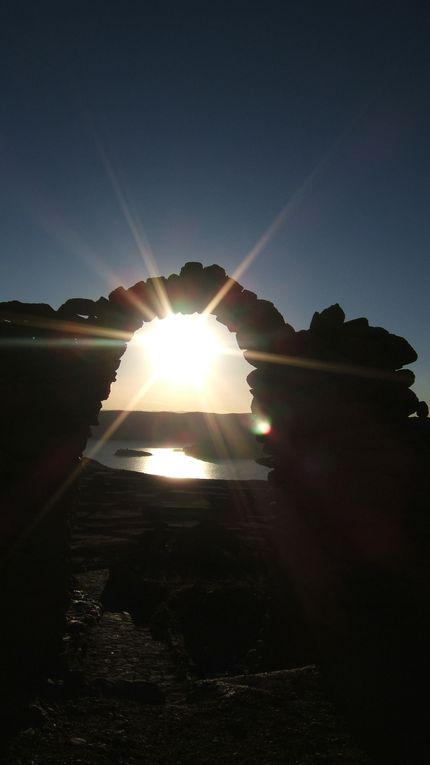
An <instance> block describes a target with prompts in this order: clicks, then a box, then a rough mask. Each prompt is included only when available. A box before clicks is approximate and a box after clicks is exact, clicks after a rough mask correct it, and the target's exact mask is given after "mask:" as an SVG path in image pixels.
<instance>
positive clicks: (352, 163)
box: [0, 0, 430, 408]
mask: <svg viewBox="0 0 430 765" xmlns="http://www.w3.org/2000/svg"><path fill="white" fill-rule="evenodd" d="M27 5H29V4H22V5H20V4H14V5H13V6H12V4H11V5H10V8H9V10H8V9H7V7H6V10H5V11H4V13H3V18H2V25H1V33H0V34H1V37H2V40H1V47H0V49H1V54H0V55H1V59H2V62H1V63H2V65H1V70H0V79H1V93H2V100H1V105H0V221H1V225H0V274H1V293H0V294H1V297H0V299H1V300H9V299H19V300H23V301H30V302H48V303H50V304H51V305H53V306H54V307H57V306H59V305H60V304H61V303H62V302H63V301H64V300H66V299H67V298H69V297H76V296H82V297H84V296H85V297H91V298H97V297H99V296H100V295H106V294H107V293H108V292H109V291H110V290H111V289H112V288H113V287H114V286H116V285H118V284H123V285H124V286H130V285H131V284H133V283H135V282H136V281H138V280H140V279H142V278H145V277H146V276H147V275H148V271H147V268H146V266H145V264H144V263H143V261H142V257H141V254H140V252H139V249H138V247H137V246H136V241H135V238H134V237H133V234H132V231H131V230H130V226H129V222H128V221H127V218H126V216H125V215H124V207H125V205H126V206H127V210H128V211H130V210H131V211H132V214H133V216H134V220H137V221H138V223H139V227H140V229H141V231H143V232H144V236H145V239H146V241H147V243H148V244H149V245H150V247H151V250H152V252H153V255H154V258H155V261H156V263H157V267H158V270H159V272H160V273H161V274H164V275H168V274H170V273H172V272H176V273H177V272H179V270H180V268H181V266H182V264H183V263H184V262H186V261H187V260H199V261H201V262H203V263H204V264H211V263H214V262H216V263H219V264H220V265H223V266H224V267H225V268H226V270H227V272H228V273H230V274H231V273H233V272H234V270H235V268H236V267H237V266H238V265H239V263H240V262H241V261H242V259H243V258H244V257H245V256H246V254H247V253H248V252H249V251H250V249H251V248H252V247H253V246H254V245H255V243H256V242H257V241H258V240H259V238H260V237H261V235H262V234H263V233H264V231H265V230H266V229H267V227H268V226H270V224H271V223H272V222H273V220H274V219H275V217H276V216H277V215H278V213H279V211H280V210H282V209H283V208H284V207H285V206H286V205H288V204H290V205H291V206H290V207H289V208H288V209H289V214H288V215H287V216H286V218H285V221H284V224H283V226H282V227H281V228H280V229H279V230H278V231H277V233H276V235H275V236H274V237H273V238H272V239H271V240H270V242H269V243H268V244H267V246H266V247H265V248H264V249H263V250H262V251H261V253H260V254H259V256H258V257H257V258H256V259H255V261H254V262H253V264H252V265H251V266H250V268H249V269H248V271H247V272H246V273H245V274H244V275H243V276H242V278H241V281H242V283H243V284H244V286H246V287H247V288H248V289H251V290H254V291H255V292H257V294H258V295H259V297H262V298H265V299H269V300H272V301H273V302H274V303H275V305H276V306H277V308H278V309H279V310H280V311H281V312H282V314H283V315H284V317H285V319H286V320H287V321H289V322H290V323H291V324H293V325H294V326H295V327H296V328H304V327H307V326H308V325H309V322H310V319H311V317H312V314H313V312H314V311H315V310H321V309H322V308H324V307H326V306H327V305H329V304H331V303H333V302H339V303H340V304H341V305H342V306H343V308H344V310H345V312H346V314H347V316H348V318H354V317H356V316H362V315H364V316H367V317H368V318H369V320H370V321H371V323H373V324H376V325H381V326H385V327H386V328H387V329H389V330H391V331H393V332H396V333H398V334H402V335H404V336H405V337H406V338H407V339H408V340H409V341H410V342H411V343H412V345H414V347H415V348H416V350H417V352H418V354H419V359H420V360H419V362H418V363H417V364H415V365H414V371H415V373H416V375H417V383H416V385H415V390H416V391H417V393H418V394H419V395H420V397H423V398H427V399H429V398H430V395H429V394H430V348H429V342H428V326H429V319H430V309H429V299H428V295H429V287H430V278H429V277H430V265H429V263H430V260H429V244H430V216H429V213H428V208H429V196H430V106H429V86H430V61H429V58H430V55H429V52H428V50H429V46H428V39H429V31H430V24H429V10H428V6H427V4H425V3H413V2H412V3H408V4H406V3H404V2H401V3H400V2H396V1H394V2H392V3H390V5H389V6H388V5H387V4H386V3H382V2H381V3H378V2H372V3H367V2H354V1H352V2H327V3H320V2H310V1H306V0H302V1H301V2H282V3H276V2H270V0H269V1H268V2H264V3H263V2H246V3H245V2H234V0H232V1H231V2H230V3H228V4H227V3H223V2H219V3H206V2H199V3H189V2H181V3H172V2H164V3H162V2H160V3H157V4H155V3H149V2H148V3H147V2H144V3H140V4H135V3H127V2H124V3H121V4H119V3H115V4H114V3H112V4H110V3H97V2H94V3H90V4H79V3H75V4H73V5H72V4H64V5H63V4H56V5H55V4H52V5H50V4H44V3H39V4H37V5H36V4H35V5H34V7H33V8H28V7H26V6H27ZM60 6H61V7H60ZM230 374H231V379H232V385H234V384H235V382H234V381H235V379H236V378H235V374H236V373H235V372H234V371H230ZM237 375H243V371H241V370H240V371H238V372H237ZM245 408H246V406H245Z"/></svg>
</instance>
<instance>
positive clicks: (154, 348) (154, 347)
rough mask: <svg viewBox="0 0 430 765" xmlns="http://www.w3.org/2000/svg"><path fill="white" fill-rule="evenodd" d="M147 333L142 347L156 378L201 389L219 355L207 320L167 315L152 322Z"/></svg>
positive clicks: (194, 316)
mask: <svg viewBox="0 0 430 765" xmlns="http://www.w3.org/2000/svg"><path fill="white" fill-rule="evenodd" d="M148 330H149V331H148V333H147V334H146V337H145V339H144V340H143V345H144V350H145V353H147V354H148V357H149V360H150V362H151V364H152V366H153V368H154V373H155V374H156V375H157V377H158V378H159V379H162V380H165V381H166V382H169V383H171V384H174V385H183V386H185V385H187V386H192V387H194V388H202V387H203V386H204V384H205V381H206V379H207V376H208V373H209V371H210V369H211V367H212V365H213V363H214V361H215V359H216V357H217V356H218V355H219V353H220V352H221V348H220V346H219V343H218V342H217V340H216V337H215V335H214V333H213V332H212V331H211V330H210V329H209V327H208V326H207V317H206V316H203V315H200V314H193V315H191V316H189V315H186V316H183V315H182V314H170V315H169V316H167V317H166V318H165V319H162V320H160V319H154V321H153V322H152V323H151V325H150V327H148Z"/></svg>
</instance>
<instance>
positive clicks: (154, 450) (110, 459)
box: [85, 438, 268, 481]
mask: <svg viewBox="0 0 430 765" xmlns="http://www.w3.org/2000/svg"><path fill="white" fill-rule="evenodd" d="M117 449H140V450H143V451H148V452H151V456H150V457H136V456H132V457H116V456H115V452H116V450H117ZM85 456H86V457H92V458H93V459H95V460H98V462H101V464H102V465H106V466H107V467H110V468H116V469H120V470H134V471H136V472H138V473H149V474H150V475H162V476H166V477H169V478H202V479H205V478H216V479H218V480H219V479H221V480H227V481H234V480H241V481H249V480H260V481H264V480H266V478H267V473H268V469H267V468H265V467H263V466H262V465H258V464H257V463H256V462H255V461H254V460H252V459H238V460H217V461H216V462H205V461H204V460H199V459H197V458H196V457H189V456H188V455H187V454H185V452H184V450H183V449H182V448H180V447H178V448H177V447H159V446H155V447H153V446H150V445H148V444H146V443H142V442H141V441H121V440H110V441H107V442H106V443H103V442H101V441H98V440H97V439H94V438H92V439H90V440H89V442H88V444H87V448H86V450H85Z"/></svg>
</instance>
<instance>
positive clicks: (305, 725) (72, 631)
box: [5, 463, 370, 765]
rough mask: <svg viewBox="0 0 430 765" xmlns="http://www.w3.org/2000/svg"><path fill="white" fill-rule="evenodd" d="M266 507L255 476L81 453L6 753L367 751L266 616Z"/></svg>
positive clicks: (361, 757)
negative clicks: (87, 458)
mask: <svg viewBox="0 0 430 765" xmlns="http://www.w3.org/2000/svg"><path fill="white" fill-rule="evenodd" d="M273 512H274V509H273V506H272V505H271V503H270V493H269V489H268V486H267V484H265V483H262V482H246V483H245V482H244V483H242V484H240V483H238V484H236V485H229V484H228V483H227V482H223V481H173V480H172V481H169V480H166V479H160V478H153V477H145V476H141V475H139V474H131V473H127V472H125V471H111V470H108V469H105V468H102V467H100V466H98V465H96V464H94V463H89V464H88V467H87V470H86V471H85V472H84V474H83V477H82V479H81V484H80V492H79V506H78V511H77V513H76V516H75V518H74V519H73V545H72V550H73V567H74V589H73V593H72V601H71V606H70V609H69V613H68V624H67V630H66V633H65V635H64V640H63V645H64V656H63V660H62V663H61V668H60V669H59V670H58V669H57V671H56V673H53V674H52V677H49V678H45V679H44V680H43V681H42V683H41V685H40V688H39V689H38V691H37V695H35V696H34V698H33V700H32V703H31V704H30V706H29V707H28V708H27V709H26V711H25V714H23V717H22V720H21V730H20V731H19V732H18V733H17V735H16V736H14V738H13V740H12V741H11V743H10V746H9V752H8V754H7V756H6V759H5V762H6V763H7V765H42V763H43V765H72V764H73V765H75V763H76V764H77V763H82V764H83V765H90V763H91V765H99V764H100V765H102V764H103V765H108V763H109V764H110V763H116V764H118V765H119V764H121V765H137V764H138V763H139V764H140V763H142V764H143V763H148V765H164V764H166V765H173V763H175V765H181V764H183V765H185V764H186V763H190V764H191V763H250V764H251V763H253V764H255V765H258V764H260V763H261V764H262V765H263V764H266V763H267V764H268V763H291V765H293V763H294V765H307V764H310V763H324V762H325V763H337V762H339V763H348V764H349V765H369V763H370V760H369V759H368V757H367V755H366V754H364V753H363V752H362V751H360V749H359V748H358V747H357V746H356V745H355V743H354V742H353V741H352V739H351V736H350V734H349V732H348V730H347V727H346V724H345V722H344V721H343V720H342V719H341V717H340V715H339V712H338V711H335V710H334V707H333V706H332V704H331V703H330V701H329V700H328V698H327V695H326V693H325V690H324V686H323V683H322V681H321V678H320V675H319V672H318V670H317V668H316V667H315V666H314V665H313V664H312V663H307V662H306V659H307V658H309V659H312V652H311V649H310V648H309V645H308V644H306V642H304V644H303V647H302V646H301V645H299V646H298V643H299V642H300V640H299V633H300V630H299V631H297V628H296V629H295V627H294V625H293V624H288V620H287V623H284V622H283V620H282V613H283V609H281V608H280V607H279V603H280V602H282V598H283V595H282V597H281V596H280V595H279V582H276V572H274V570H273V568H272V567H271V564H270V533H269V530H270V524H271V519H272V515H273ZM274 582H275V583H274ZM281 590H282V588H281ZM282 592H283V590H282ZM220 603H221V606H220ZM244 603H245V606H243V604H244ZM220 608H221V613H220V612H219V609H220ZM211 620H213V622H212V621H211ZM244 621H245V624H246V629H242V627H243V624H244ZM208 624H209V625H212V626H210V629H209V628H208V629H206V630H205V625H206V626H207V625H208ZM289 635H292V637H291V638H289V637H288V636H289ZM286 643H289V645H287V647H286V648H284V646H285V644H286ZM300 659H301V662H300ZM295 662H298V663H302V664H306V666H294V665H295ZM283 663H284V664H285V666H282V664H283Z"/></svg>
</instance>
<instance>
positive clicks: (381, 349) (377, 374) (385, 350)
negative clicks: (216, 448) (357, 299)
mask: <svg viewBox="0 0 430 765" xmlns="http://www.w3.org/2000/svg"><path fill="white" fill-rule="evenodd" d="M277 348H278V352H279V353H280V355H279V358H278V359H275V362H276V363H271V362H270V360H269V359H267V360H266V359H264V358H263V359H262V360H261V361H259V360H258V359H253V358H252V355H250V354H245V355H246V356H247V358H248V359H249V361H250V363H251V364H253V365H254V366H256V369H255V370H254V371H253V372H251V374H250V375H249V376H248V378H247V379H248V382H249V385H250V388H251V391H252V393H253V395H254V403H253V408H254V410H255V411H258V412H263V413H264V414H265V416H266V417H267V418H268V419H269V420H270V421H271V423H272V430H271V432H270V433H269V434H268V435H267V436H266V437H265V439H264V440H265V451H266V452H267V454H268V455H269V456H268V460H267V463H268V464H271V465H272V466H273V467H275V466H279V470H280V475H281V474H282V476H283V477H286V476H287V474H289V471H288V470H287V471H286V467H287V466H288V464H289V462H291V459H290V457H289V451H290V450H291V451H292V452H293V451H294V450H296V451H297V448H300V450H306V449H307V450H309V452H310V453H312V450H314V449H317V450H319V451H320V452H321V451H322V450H323V451H325V454H324V455H321V459H322V460H324V459H325V460H326V459H327V450H328V449H329V450H330V452H331V453H336V452H337V453H338V454H339V455H340V454H341V453H342V452H343V450H344V449H345V447H346V446H348V447H349V448H351V447H352V446H353V444H354V443H355V445H356V447H357V448H358V443H359V442H360V448H361V447H362V446H363V439H364V441H366V440H367V445H369V443H370V441H371V440H372V439H374V438H375V435H376V433H377V432H378V433H380V432H381V430H382V429H384V430H385V432H387V429H391V432H393V433H394V431H395V430H396V428H397V429H398V427H399V426H401V425H402V424H405V423H407V422H408V418H409V417H410V415H414V414H417V415H418V417H420V418H425V417H426V416H427V414H428V408H427V405H426V404H425V403H424V402H420V401H418V398H417V396H416V395H415V393H414V392H413V391H412V390H410V386H411V385H412V384H413V382H414V374H413V372H411V371H410V370H408V369H402V367H403V365H404V364H409V363H411V362H413V361H415V360H416V358H417V355H416V353H415V351H414V349H413V348H412V347H411V346H410V345H409V343H408V342H407V341H406V340H404V339H403V338H401V337H398V336H397V335H393V334H390V333H389V332H387V330H385V329H382V328H380V327H371V326H369V323H368V321H367V319H364V318H360V319H355V320H352V321H345V314H344V312H343V311H342V309H341V308H340V306H339V305H337V304H336V305H333V306H331V307H330V308H327V309H326V310H325V311H323V312H322V313H316V314H314V317H313V319H312V322H311V325H310V328H309V329H308V330H304V331H300V332H295V333H294V331H293V332H291V331H290V332H288V333H286V332H285V331H284V334H283V339H282V342H281V341H280V342H278V346H277ZM293 462H294V464H295V460H293ZM288 477H289V475H288Z"/></svg>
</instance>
